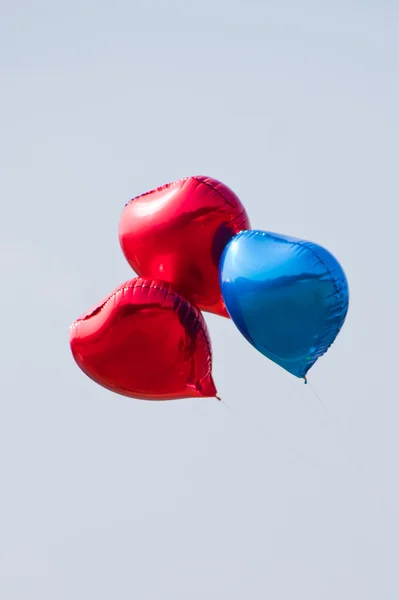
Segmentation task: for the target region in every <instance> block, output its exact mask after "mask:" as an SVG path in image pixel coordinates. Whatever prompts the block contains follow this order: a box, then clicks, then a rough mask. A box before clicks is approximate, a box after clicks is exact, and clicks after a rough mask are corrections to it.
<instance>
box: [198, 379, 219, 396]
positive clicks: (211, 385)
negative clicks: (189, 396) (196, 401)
mask: <svg viewBox="0 0 399 600" xmlns="http://www.w3.org/2000/svg"><path fill="white" fill-rule="evenodd" d="M195 388H196V391H197V394H198V396H200V397H201V398H217V397H218V395H217V393H218V392H217V389H216V386H215V382H214V381H213V378H212V375H210V374H209V375H208V377H206V378H204V379H202V380H201V381H199V382H198V383H197V385H196V386H195Z"/></svg>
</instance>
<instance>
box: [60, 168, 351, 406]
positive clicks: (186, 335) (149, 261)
mask: <svg viewBox="0 0 399 600" xmlns="http://www.w3.org/2000/svg"><path fill="white" fill-rule="evenodd" d="M119 241H120V245H121V249H122V252H123V254H124V256H125V258H126V260H127V262H128V263H129V265H130V266H131V267H132V269H133V270H134V272H135V274H137V275H138V277H134V278H133V279H131V280H129V281H127V282H125V283H123V284H122V285H120V286H119V287H118V288H117V289H116V290H114V291H113V292H112V293H111V294H110V295H109V296H108V297H107V298H106V299H105V300H103V301H102V302H100V303H99V304H98V305H97V306H95V307H94V308H93V309H91V310H90V311H89V312H87V313H86V314H85V315H83V316H82V317H80V318H79V319H77V320H76V321H75V322H74V323H73V324H72V325H71V327H70V347H71V351H72V355H73V357H74V359H75V361H76V363H77V365H78V366H79V367H80V369H81V370H82V371H83V372H84V373H85V374H86V375H87V376H88V377H89V378H91V379H92V380H93V381H95V382H96V383H97V384H99V385H101V386H103V387H105V388H107V389H108V390H111V391H113V392H115V393H118V394H121V395H125V396H129V397H132V398H137V399H143V400H174V399H182V398H200V397H213V398H218V399H219V397H218V395H217V389H216V386H215V383H214V381H213V377H212V347H211V339H210V333H209V331H208V328H207V325H206V323H205V319H204V317H203V314H202V312H211V313H214V314H216V315H218V316H220V317H224V318H228V319H230V321H231V322H232V324H233V326H234V327H236V328H237V329H238V331H240V333H241V334H242V335H243V337H244V338H245V339H246V340H247V341H248V342H249V343H250V344H251V345H252V346H253V347H254V348H256V349H257V350H258V351H259V352H261V353H262V354H263V355H264V356H265V357H266V358H267V359H268V360H270V361H272V362H274V363H275V364H277V365H279V366H280V367H282V368H283V369H284V370H285V371H287V372H289V373H290V374H292V375H294V376H296V377H299V378H303V379H305V382H306V377H307V373H308V371H309V370H310V369H311V368H312V367H313V365H314V364H315V363H316V362H317V360H318V359H319V358H320V357H321V356H323V355H324V354H325V353H326V352H327V351H328V349H329V348H330V346H331V345H332V344H333V342H334V341H335V339H336V337H337V335H338V334H339V332H340V330H341V328H342V326H343V324H344V322H345V318H346V315H347V312H348V306H349V287H348V282H347V279H346V276H345V273H344V270H343V268H342V266H341V265H340V264H339V262H338V260H337V259H336V258H335V257H334V256H333V254H331V252H329V251H328V250H327V249H325V248H323V247H322V246H319V245H318V244H316V243H313V242H310V241H306V240H301V239H298V238H294V237H291V236H288V235H284V234H277V233H273V232H269V231H262V230H255V229H251V224H250V220H249V217H248V215H247V212H246V210H245V208H244V205H243V204H242V202H241V200H240V199H239V198H238V196H237V195H236V194H235V193H234V192H233V191H232V190H231V189H230V188H228V187H227V186H226V185H225V184H223V183H221V182H220V181H218V180H216V179H213V178H211V177H205V176H195V177H194V176H193V177H186V178H185V179H181V180H178V181H174V182H172V183H169V184H167V185H164V186H161V187H159V188H156V189H154V190H152V191H149V192H147V193H145V194H142V195H140V196H137V197H135V198H133V199H132V200H131V201H130V202H128V203H127V204H126V206H125V207H124V209H123V211H122V214H121V218H120V222H119Z"/></svg>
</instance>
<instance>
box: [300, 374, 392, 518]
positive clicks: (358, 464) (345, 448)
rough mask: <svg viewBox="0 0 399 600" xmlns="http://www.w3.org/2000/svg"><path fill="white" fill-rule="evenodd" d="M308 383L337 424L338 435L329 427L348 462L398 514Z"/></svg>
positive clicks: (330, 418)
mask: <svg viewBox="0 0 399 600" xmlns="http://www.w3.org/2000/svg"><path fill="white" fill-rule="evenodd" d="M306 383H308V385H309V387H310V388H311V390H312V392H313V394H314V396H315V397H316V398H317V400H318V401H319V403H320V405H321V406H322V407H323V409H324V411H325V413H326V414H327V415H328V417H329V420H330V423H332V424H334V425H335V429H336V433H337V435H335V433H334V432H333V431H332V430H331V428H330V427H329V428H328V429H329V431H330V433H331V435H332V436H333V438H334V439H335V440H336V441H337V442H338V437H339V441H340V445H341V450H343V452H344V455H345V458H346V459H347V461H348V463H350V464H351V465H352V468H353V470H354V471H355V472H357V473H358V474H359V473H360V472H362V473H363V478H364V480H365V481H366V483H367V484H368V485H369V486H370V487H371V488H373V489H374V491H375V492H377V494H378V496H379V498H380V500H381V501H382V503H383V504H384V505H385V506H386V507H387V508H388V509H390V512H391V513H392V514H395V516H396V517H397V516H398V513H397V509H396V507H395V506H394V505H393V504H392V503H391V502H390V499H389V498H388V497H387V496H386V494H385V493H384V491H383V490H382V489H381V488H380V487H379V486H378V485H377V484H376V483H375V481H373V480H372V479H371V477H370V474H369V473H368V472H367V471H366V468H365V467H364V466H363V465H362V464H361V462H360V461H359V460H358V459H357V458H356V457H355V456H354V455H353V453H352V452H351V451H350V450H349V448H348V445H347V442H346V438H345V435H344V434H343V432H342V430H341V428H340V426H339V424H338V422H337V421H336V419H334V418H333V416H332V415H331V413H330V411H329V410H328V409H327V407H326V405H325V404H324V402H323V401H322V399H321V398H320V395H319V394H318V393H317V391H316V390H315V388H314V387H313V385H312V384H311V383H309V382H306Z"/></svg>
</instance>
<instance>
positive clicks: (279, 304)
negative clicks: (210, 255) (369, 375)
mask: <svg viewBox="0 0 399 600" xmlns="http://www.w3.org/2000/svg"><path fill="white" fill-rule="evenodd" d="M220 281H221V288H222V293H223V298H224V301H225V303H226V307H227V310H228V311H229V314H230V316H231V318H232V320H233V321H234V323H235V325H236V326H237V327H238V329H239V330H240V332H241V333H242V334H243V335H244V336H245V338H246V339H247V340H248V341H249V342H250V343H251V344H252V345H253V346H254V347H255V348H256V349H257V350H259V352H261V353H262V354H264V355H265V356H267V357H268V358H269V359H271V360H272V361H274V362H275V363H277V364H278V365H280V366H281V367H283V368H284V369H286V370H287V371H289V372H290V373H292V374H293V375H295V376H296V377H302V378H305V381H306V373H307V372H308V371H309V369H310V368H311V367H312V366H313V365H314V363H315V362H316V361H317V359H318V358H319V357H320V356H322V355H323V354H324V353H325V352H326V351H327V350H328V348H329V347H330V346H331V344H332V343H333V342H334V340H335V338H336V336H337V335H338V333H339V331H340V329H341V327H342V325H343V323H344V321H345V317H346V314H347V311H348V304H349V290H348V284H347V280H346V277H345V274H344V272H343V270H342V268H341V266H340V264H339V263H338V262H337V260H336V259H335V258H334V257H333V256H332V255H331V254H330V253H329V252H328V251H327V250H325V249H324V248H322V247H320V246H318V245H317V244H313V243H311V242H306V241H303V240H299V239H296V238H292V237H288V236H285V235H279V234H275V233H270V232H266V231H243V232H241V233H239V234H238V235H237V236H235V237H234V238H233V239H232V240H231V241H230V242H229V243H228V245H227V246H226V248H225V251H224V253H223V256H222V259H221V263H220Z"/></svg>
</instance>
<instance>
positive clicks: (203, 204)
mask: <svg viewBox="0 0 399 600" xmlns="http://www.w3.org/2000/svg"><path fill="white" fill-rule="evenodd" d="M249 228H250V223H249V219H248V216H247V213H246V211H245V209H244V207H243V205H242V204H241V201H240V200H239V198H238V197H237V196H236V195H235V194H234V192H232V191H231V190H230V189H229V188H228V187H227V186H225V185H224V184H223V183H220V182H219V181H216V179H211V178H210V177H202V176H201V177H188V178H185V179H181V180H179V181H174V182H172V183H169V184H167V185H164V186H162V187H159V188H157V189H155V190H153V191H151V192H147V193H145V194H143V195H141V196H138V197H137V198H133V200H131V201H130V202H129V203H128V204H127V205H126V206H125V208H124V210H123V212H122V216H121V219H120V223H119V241H120V244H121V247H122V251H123V253H124V255H125V257H126V259H127V261H128V262H129V264H130V266H131V267H132V268H133V269H134V271H135V272H136V273H137V274H138V275H140V276H142V277H150V278H154V279H161V280H163V281H167V282H169V283H171V284H173V285H174V286H175V288H176V289H178V290H179V292H181V293H182V294H183V296H184V297H185V298H188V300H190V302H192V303H193V304H195V305H196V306H198V307H199V308H200V309H201V310H204V311H208V312H212V313H216V314H218V315H222V316H225V317H228V313H227V310H226V307H225V305H224V302H223V297H222V293H221V289H220V284H219V262H220V257H221V255H222V252H223V250H224V248H225V246H226V244H227V242H228V241H229V240H230V239H231V238H232V237H233V236H234V235H236V234H237V233H238V232H239V231H241V230H243V229H249Z"/></svg>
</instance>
